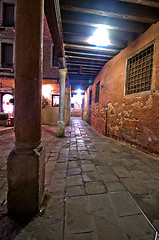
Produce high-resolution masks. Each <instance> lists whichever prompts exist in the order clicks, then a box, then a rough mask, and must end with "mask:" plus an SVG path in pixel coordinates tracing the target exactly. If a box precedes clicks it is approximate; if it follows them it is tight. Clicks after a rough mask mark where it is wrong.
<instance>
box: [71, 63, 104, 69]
mask: <svg viewBox="0 0 159 240" xmlns="http://www.w3.org/2000/svg"><path fill="white" fill-rule="evenodd" d="M67 65H68V66H81V67H82V68H85V67H87V68H98V69H100V68H102V67H103V65H93V64H85V63H83V64H82V63H74V62H72V63H71V62H67Z"/></svg>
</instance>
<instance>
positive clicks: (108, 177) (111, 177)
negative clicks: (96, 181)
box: [101, 173, 119, 182]
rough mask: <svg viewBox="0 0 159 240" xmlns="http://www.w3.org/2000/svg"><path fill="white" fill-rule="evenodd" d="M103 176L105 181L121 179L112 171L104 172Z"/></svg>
mask: <svg viewBox="0 0 159 240" xmlns="http://www.w3.org/2000/svg"><path fill="white" fill-rule="evenodd" d="M101 178H102V179H103V181H104V182H117V181H119V178H118V177H117V176H116V175H115V174H112V173H102V174H101Z"/></svg>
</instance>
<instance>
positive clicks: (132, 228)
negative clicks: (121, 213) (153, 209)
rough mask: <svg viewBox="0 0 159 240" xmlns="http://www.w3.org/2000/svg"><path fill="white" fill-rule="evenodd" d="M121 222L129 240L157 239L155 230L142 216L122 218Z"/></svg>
mask: <svg viewBox="0 0 159 240" xmlns="http://www.w3.org/2000/svg"><path fill="white" fill-rule="evenodd" d="M120 221H121V223H122V226H123V229H124V230H125V232H126V234H127V235H128V236H129V239H135V238H137V239H143V238H144V237H146V238H148V239H149V240H153V239H154V237H155V231H154V229H153V228H152V227H151V225H150V224H149V222H148V221H147V219H146V218H145V217H144V216H143V215H142V214H140V215H134V216H126V217H121V218H120ZM152 236H153V238H152Z"/></svg>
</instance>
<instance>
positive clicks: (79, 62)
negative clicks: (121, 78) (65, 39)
mask: <svg viewBox="0 0 159 240" xmlns="http://www.w3.org/2000/svg"><path fill="white" fill-rule="evenodd" d="M69 64H78V65H81V66H85V65H89V66H96V67H103V66H104V65H105V63H103V62H100V63H98V62H96V63H95V62H90V61H84V60H80V59H76V60H74V59H68V60H67V65H69Z"/></svg>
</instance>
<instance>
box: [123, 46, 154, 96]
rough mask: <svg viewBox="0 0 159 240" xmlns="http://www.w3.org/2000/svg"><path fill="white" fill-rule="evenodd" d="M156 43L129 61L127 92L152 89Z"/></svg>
mask: <svg viewBox="0 0 159 240" xmlns="http://www.w3.org/2000/svg"><path fill="white" fill-rule="evenodd" d="M153 52H154V45H151V46H150V47H148V48H146V49H145V50H144V51H142V52H140V53H139V54H137V55H135V56H134V57H132V58H130V59H129V60H128V61H127V77H126V91H125V94H133V93H138V92H144V91H148V90H150V89H151V80H152V68H153Z"/></svg>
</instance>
